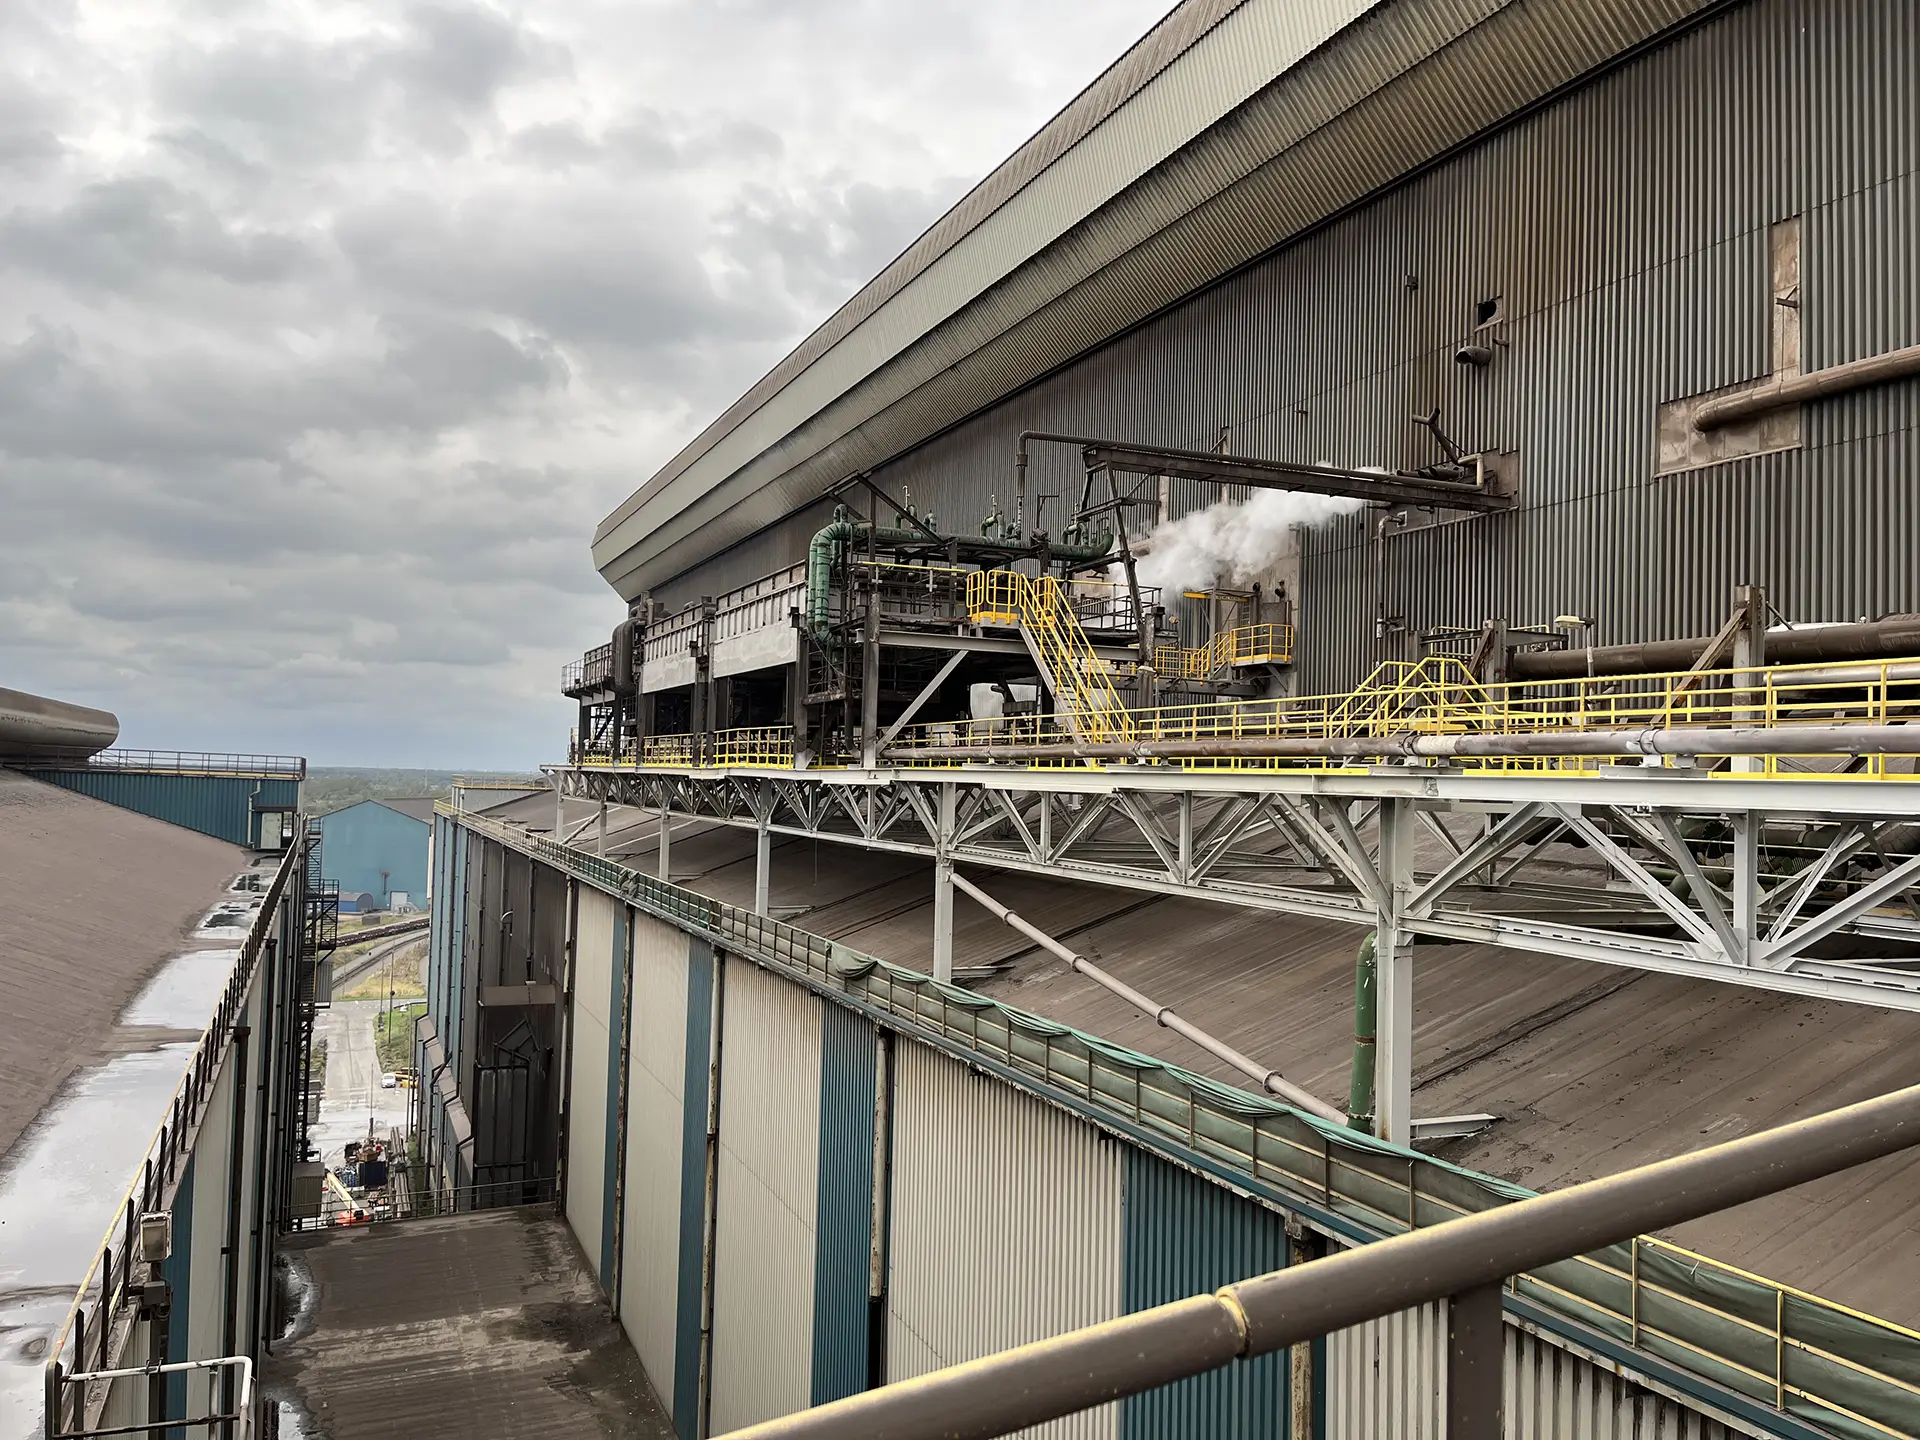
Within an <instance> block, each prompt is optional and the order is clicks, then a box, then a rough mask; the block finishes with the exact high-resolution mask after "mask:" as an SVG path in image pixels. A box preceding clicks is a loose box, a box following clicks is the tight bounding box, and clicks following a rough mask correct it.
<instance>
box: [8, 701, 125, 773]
mask: <svg viewBox="0 0 1920 1440" xmlns="http://www.w3.org/2000/svg"><path fill="white" fill-rule="evenodd" d="M119 738H120V720H119V717H118V716H116V715H114V714H112V713H111V712H110V711H106V710H94V709H92V708H90V707H88V706H86V705H74V704H70V703H69V702H67V701H65V700H49V699H48V698H47V697H46V696H44V695H29V694H27V692H26V691H24V690H0V764H7V765H24V764H31V763H34V762H36V761H47V762H57V763H62V764H72V763H74V762H75V761H82V762H84V761H85V760H86V759H87V757H88V756H90V755H93V754H96V753H97V752H99V751H101V750H104V749H106V748H107V747H108V746H109V745H111V744H113V742H114V741H115V740H117V739H119Z"/></svg>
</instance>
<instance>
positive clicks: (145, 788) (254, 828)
mask: <svg viewBox="0 0 1920 1440" xmlns="http://www.w3.org/2000/svg"><path fill="white" fill-rule="evenodd" d="M31 773H32V774H33V776H34V777H35V778H36V779H40V780H46V781H49V782H50V783H52V784H55V785H58V786H60V787H61V788H62V789H66V790H73V791H76V792H78V793H79V794H81V795H87V796H91V797H92V798H93V799H95V800H104V801H105V802H106V803H107V804H109V805H117V806H119V807H120V808H121V809H122V810H133V811H137V812H138V813H140V814H142V815H151V816H152V817H153V818H154V819H156V820H165V821H166V822H167V823H168V824H170V825H179V826H183V827H184V828H186V829H188V830H197V831H199V832H200V833H201V834H202V835H211V836H213V837H214V838H215V839H216V840H225V841H226V842H227V843H228V844H230V845H244V846H248V847H252V846H254V845H256V844H257V843H258V828H259V827H258V821H257V820H256V818H255V817H256V813H257V812H258V811H261V810H292V809H294V808H295V807H296V806H297V805H298V804H299V799H300V782H299V781H297V780H255V779H252V778H250V777H248V776H241V775H157V774H148V773H146V772H143V771H139V770H87V769H77V770H35V771H32V772H31ZM361 888H366V887H361Z"/></svg>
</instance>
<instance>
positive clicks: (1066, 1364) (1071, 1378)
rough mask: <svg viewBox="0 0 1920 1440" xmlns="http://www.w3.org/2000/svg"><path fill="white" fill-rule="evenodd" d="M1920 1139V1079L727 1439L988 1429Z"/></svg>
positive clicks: (932, 1438)
mask: <svg viewBox="0 0 1920 1440" xmlns="http://www.w3.org/2000/svg"><path fill="white" fill-rule="evenodd" d="M1917 1143H1920V1086H1914V1087H1910V1088H1908V1089H1905V1090H1897V1091H1895V1092H1894V1093H1892V1094H1890V1095H1883V1096H1881V1097H1880V1098H1878V1099H1875V1100H1867V1101H1862V1102H1861V1103H1859V1104H1857V1105H1848V1106H1845V1107H1843V1108H1841V1109H1839V1110H1834V1111H1831V1112H1829V1113H1827V1114H1825V1115H1816V1116H1814V1117H1812V1118H1811V1119H1807V1120H1800V1121H1796V1122H1795V1123H1793V1124H1791V1125H1782V1126H1780V1127H1778V1128H1776V1129H1772V1130H1764V1131H1761V1132H1760V1133H1759V1134H1756V1135H1749V1136H1745V1137H1744V1138H1742V1139H1739V1140H1730V1141H1728V1142H1726V1143H1725V1144H1721V1145H1714V1146H1710V1147H1708V1148H1707V1149H1704V1150H1697V1151H1695V1152H1694V1153H1693V1154H1691V1155H1681V1156H1677V1157H1675V1158H1673V1159H1668V1160H1660V1161H1656V1162H1655V1163H1653V1164H1651V1165H1643V1166H1641V1167H1639V1168H1638V1169H1634V1170H1628V1171H1625V1172H1623V1173H1621V1174H1618V1175H1612V1176H1609V1177H1607V1178H1606V1179H1603V1180H1593V1181H1589V1182H1588V1183H1586V1184H1584V1185H1575V1186H1571V1187H1570V1188H1568V1189H1565V1190H1558V1191H1555V1192H1553V1193H1552V1194H1548V1195H1539V1196H1534V1197H1532V1198H1530V1199H1526V1200H1517V1201H1515V1202H1513V1203H1512V1204H1510V1205H1503V1206H1500V1207H1498V1208H1497V1209H1493V1210H1485V1211H1481V1212H1480V1213H1479V1214H1476V1215H1468V1216H1464V1217H1463V1218H1461V1219H1458V1220H1450V1221H1447V1222H1445V1223H1444V1224H1441V1225H1435V1226H1432V1227H1430V1228H1427V1229H1423V1230H1415V1231H1412V1232H1410V1233H1407V1234H1403V1235H1397V1236H1394V1237H1393V1238H1391V1239H1387V1240H1381V1241H1378V1242H1376V1243H1374V1244H1371V1245H1362V1246H1359V1247H1357V1248H1355V1249H1352V1250H1346V1251H1342V1252H1341V1253H1340V1254H1337V1255H1333V1256H1329V1257H1328V1258H1326V1259H1324V1260H1315V1261H1312V1262H1310V1263H1308V1264H1305V1265H1295V1266H1291V1267H1289V1268H1288V1269H1285V1270H1281V1271H1278V1272H1276V1273H1274V1274H1270V1275H1262V1276H1258V1277H1256V1278H1254V1279H1250V1280H1243V1281H1241V1282H1239V1283H1238V1284H1236V1285H1228V1286H1226V1287H1225V1288H1223V1289H1221V1290H1219V1291H1217V1292H1215V1293H1214V1294H1212V1295H1202V1296H1194V1297H1192V1298H1190V1299H1186V1300H1180V1301H1176V1302H1174V1303H1173V1304H1171V1305H1162V1306H1159V1307H1157V1308H1155V1309H1152V1310H1143V1311H1140V1312H1138V1313H1137V1314H1133V1315H1128V1316H1125V1317H1123V1318H1122V1319H1119V1320H1109V1321H1107V1322H1106V1323H1104V1324H1101V1325H1094V1326H1089V1327H1088V1328H1086V1329H1083V1330H1075V1331H1072V1332H1070V1333H1068V1334H1066V1335H1060V1336H1056V1337H1054V1338H1052V1339H1049V1340H1040V1341H1036V1342H1034V1343H1033V1344H1030V1345H1023V1346H1021V1347H1019V1348H1018V1349H1015V1350H1007V1351H1003V1352H1001V1353H1000V1354H997V1355H989V1356H985V1357H983V1358H981V1359H978V1360H971V1361H968V1362H966V1363H965V1364H961V1365H955V1366H952V1367H950V1368H948V1369H945V1370H937V1371H934V1372H933V1373H932V1374H929V1375H922V1376H920V1377H919V1378H917V1379H914V1380H903V1381H900V1382H899V1383H897V1384H894V1385H888V1386H885V1387H883V1388H881V1389H878V1390H869V1391H867V1392H866V1393H864V1394H861V1395H855V1396H852V1397H850V1398H848V1399H845V1400H838V1401H835V1402H833V1403H832V1404H830V1405H823V1406H820V1407H818V1408H816V1409H813V1410H803V1411H801V1412H799V1413H797V1414H794V1415H788V1416H785V1417H783V1418H781V1419H778V1420H769V1421H766V1422H764V1423H762V1424H759V1425H751V1426H748V1427H747V1428H745V1429H743V1430H736V1431H734V1432H733V1433H732V1440H853V1437H855V1436H858V1437H861V1440H989V1437H992V1436H997V1435H1006V1434H1010V1433H1011V1432H1013V1431H1016V1430H1021V1429H1024V1428H1026V1427H1027V1426H1030V1425H1038V1424H1040V1423H1042V1422H1044V1421H1047V1420H1052V1419H1056V1418H1058V1417H1059V1416H1062V1415H1070V1414H1073V1413H1074V1412H1076V1411H1079V1410H1085V1409H1087V1408H1089V1407H1091V1406H1094V1405H1099V1404H1104V1403H1106V1402H1109V1401H1112V1400H1117V1399H1120V1398H1121V1397H1123V1396H1126V1395H1137V1394H1140V1393H1141V1392H1143V1391H1146V1390H1151V1389H1154V1388H1156V1387H1157V1386H1160V1385H1165V1384H1168V1383H1170V1382H1172V1381H1175V1380H1179V1379H1183V1378H1185V1377H1186V1376H1189V1375H1197V1374H1201V1373H1203V1372H1205V1371H1208V1370H1214V1369H1218V1368H1219V1367H1221V1366H1223V1365H1226V1364H1228V1363H1230V1362H1232V1361H1233V1360H1235V1359H1241V1358H1250V1357H1252V1356H1256V1355H1268V1354H1272V1353H1274V1352H1275V1351H1278V1350H1283V1349H1285V1348H1286V1347H1288V1346H1290V1345H1296V1344H1299V1343H1301V1342H1303V1341H1307V1340H1313V1339H1317V1338H1318V1337H1320V1336H1322V1335H1328V1334H1331V1333H1333V1332H1334V1331H1336V1330H1343V1329H1345V1328H1347V1327H1348V1326H1351V1325H1357V1324H1360V1323H1361V1322H1363V1321H1366V1320H1370V1319H1373V1318H1375V1317H1376V1316H1381V1315H1393V1314H1397V1313H1399V1312H1400V1311H1403V1310H1409V1309H1412V1308H1413V1307H1415V1306H1417V1305H1425V1304H1428V1303H1430V1302H1432V1301H1435V1300H1440V1299H1444V1298H1446V1297H1448V1296H1452V1295H1460V1294H1464V1293H1467V1292H1469V1291H1472V1290H1476V1289H1479V1288H1480V1287H1482V1286H1486V1285H1496V1284H1499V1283H1500V1282H1502V1281H1503V1280H1505V1279H1506V1278H1507V1277H1508V1276H1511V1275H1518V1274H1523V1273H1525V1272H1527V1271H1529V1270H1534V1269H1538V1268H1539V1267H1541V1266H1543V1265H1549V1264H1552V1263H1553V1262H1555V1261H1558V1260H1564V1259H1567V1258H1569V1257H1571V1256H1574V1255H1583V1254H1589V1253H1591V1252H1593V1251H1595V1250H1599V1249H1602V1248H1604V1247H1606V1246H1608V1245H1617V1244H1619V1243H1621V1242H1623V1241H1626V1240H1630V1239H1632V1238H1633V1237H1635V1236H1637V1235H1643V1234H1646V1233H1648V1232H1650V1231H1656V1230H1661V1229H1664V1228H1666V1227H1667V1226H1670V1225H1678V1224H1681V1223H1683V1222H1685V1221H1688V1220H1697V1219H1699V1218H1700V1217H1701V1216H1703V1215H1712V1214H1715V1213H1717V1212H1718V1211H1721V1210H1726V1209H1730V1208H1732V1207H1733V1206H1735V1205H1742V1204H1745V1203H1746V1202H1748V1201H1750V1200H1757V1199H1759V1198H1760V1197H1762V1196H1765V1195H1772V1194H1774V1193H1776V1192H1778V1191H1781V1190H1787V1189H1791V1188H1792V1187H1793V1186H1795V1185H1803V1184H1805V1183H1807V1182H1808V1181H1810V1180H1818V1179H1821V1178H1823V1177H1824V1176H1827V1175H1831V1174H1834V1173H1835V1172H1837V1171H1840V1170H1846V1169H1850V1168H1852V1167H1853V1166H1856V1165H1862V1164H1865V1163H1866V1162H1868V1161H1870V1160H1877V1159H1879V1158H1880V1157H1881V1156H1883V1155H1890V1154H1893V1153H1894V1152H1896V1151H1899V1150H1904V1149H1907V1148H1908V1147H1910V1146H1912V1145H1915V1144H1917Z"/></svg>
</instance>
